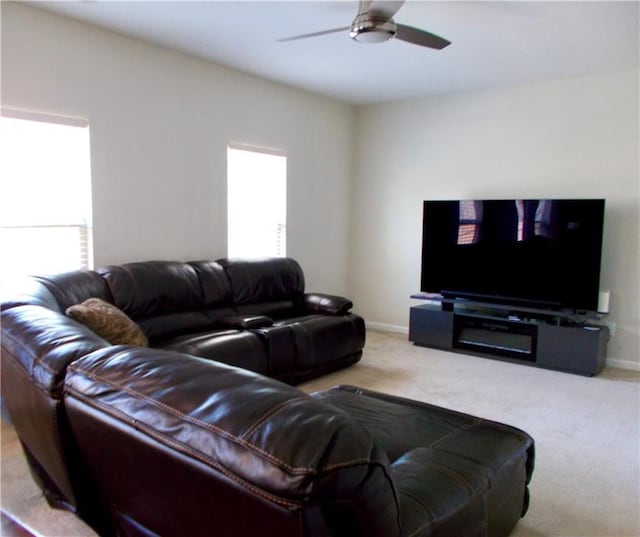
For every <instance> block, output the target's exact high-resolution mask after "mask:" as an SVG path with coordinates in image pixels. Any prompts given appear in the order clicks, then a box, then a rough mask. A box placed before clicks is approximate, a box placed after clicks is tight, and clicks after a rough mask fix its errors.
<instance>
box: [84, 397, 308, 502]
mask: <svg viewBox="0 0 640 537" xmlns="http://www.w3.org/2000/svg"><path fill="white" fill-rule="evenodd" d="M74 396H75V397H77V398H78V399H80V400H81V401H83V402H84V403H86V404H87V405H89V406H93V407H94V408H96V407H99V408H100V409H102V410H103V411H104V412H106V413H107V414H109V415H111V416H113V417H116V418H117V419H120V420H122V421H124V422H126V423H128V424H129V425H131V426H132V427H133V428H134V429H137V430H140V431H142V432H144V433H145V434H147V435H149V436H151V437H153V438H155V439H156V440H158V441H159V442H160V443H163V444H167V445H170V446H172V447H173V448H175V449H177V450H178V451H180V452H182V453H184V454H188V455H190V456H192V457H194V458H195V459H198V460H199V461H200V462H203V463H205V464H207V465H208V466H211V467H213V468H215V469H216V470H218V471H219V472H220V473H221V474H223V475H224V476H226V477H228V478H229V479H231V480H232V481H234V482H236V483H237V484H239V485H240V486H242V487H243V488H246V489H247V490H249V491H251V492H253V493H255V494H257V495H259V496H262V497H263V498H266V499H267V500H269V501H272V502H274V503H278V504H280V505H283V506H285V507H298V506H299V505H300V504H299V503H296V502H292V501H288V500H285V499H283V498H280V497H278V496H274V495H272V494H270V493H268V492H266V491H264V490H262V489H260V488H257V487H256V486H255V485H252V484H251V483H248V482H247V481H245V480H243V479H242V478H240V477H239V476H237V475H236V474H234V473H233V472H230V471H229V470H227V469H226V468H225V467H224V466H222V465H221V464H220V463H219V462H217V461H216V460H215V459H213V458H212V457H208V456H207V455H205V454H203V453H202V452H200V451H198V450H196V449H194V448H192V447H191V446H188V445H186V444H183V443H182V442H179V441H177V440H175V439H173V438H168V437H166V436H165V435H163V434H162V433H159V432H158V431H156V430H155V429H153V428H152V427H149V426H148V425H146V424H143V423H140V422H139V421H137V420H135V419H133V418H131V417H129V416H127V415H126V414H124V413H122V412H120V411H119V410H116V409H114V408H112V407H109V406H107V405H105V404H103V403H101V402H100V401H96V400H93V399H90V398H87V397H85V396H84V395H82V394H78V393H74Z"/></svg>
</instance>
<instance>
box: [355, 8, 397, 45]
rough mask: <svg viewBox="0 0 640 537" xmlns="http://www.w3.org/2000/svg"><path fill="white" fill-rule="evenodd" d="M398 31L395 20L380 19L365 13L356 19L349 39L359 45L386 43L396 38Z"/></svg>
mask: <svg viewBox="0 0 640 537" xmlns="http://www.w3.org/2000/svg"><path fill="white" fill-rule="evenodd" d="M397 31H398V27H397V26H396V23H395V22H393V19H379V18H376V17H372V16H371V15H370V14H367V13H365V14H362V15H358V16H357V17H356V18H355V20H354V21H353V23H352V24H351V31H350V32H349V37H350V38H351V39H353V40H354V41H358V42H359V43H384V42H385V41H388V40H389V39H391V38H392V37H395V35H396V33H397Z"/></svg>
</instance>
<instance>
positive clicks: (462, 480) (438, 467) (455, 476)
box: [427, 462, 482, 495]
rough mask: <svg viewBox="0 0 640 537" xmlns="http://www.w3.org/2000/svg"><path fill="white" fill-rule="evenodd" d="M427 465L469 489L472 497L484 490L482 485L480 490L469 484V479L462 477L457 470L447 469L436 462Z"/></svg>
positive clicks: (479, 487)
mask: <svg viewBox="0 0 640 537" xmlns="http://www.w3.org/2000/svg"><path fill="white" fill-rule="evenodd" d="M427 465H429V466H431V467H432V468H434V469H435V470H436V471H437V472H439V473H441V474H444V475H445V476H447V477H450V478H451V479H453V480H454V481H455V482H456V483H459V484H460V485H462V486H463V487H464V488H465V489H467V492H469V493H470V494H472V495H474V494H476V493H477V492H478V491H479V490H480V489H481V488H482V486H481V485H482V484H481V485H479V486H478V488H474V486H473V485H472V484H471V483H470V482H469V480H468V479H466V478H465V477H464V476H462V475H461V474H459V473H458V472H456V471H455V470H452V469H451V468H447V467H446V466H443V465H442V464H438V463H434V462H427Z"/></svg>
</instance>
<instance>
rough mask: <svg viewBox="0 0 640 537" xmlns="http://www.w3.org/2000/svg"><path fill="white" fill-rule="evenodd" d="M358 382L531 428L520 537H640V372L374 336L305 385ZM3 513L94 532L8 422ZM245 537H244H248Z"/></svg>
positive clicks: (52, 529)
mask: <svg viewBox="0 0 640 537" xmlns="http://www.w3.org/2000/svg"><path fill="white" fill-rule="evenodd" d="M336 384H353V385H356V386H362V387H366V388H369V389H373V390H379V391H383V392H387V393H392V394H396V395H400V396H403V397H409V398H413V399H417V400H421V401H426V402H429V403H432V404H436V405H440V406H444V407H448V408H453V409H456V410H459V411H462V412H466V413H469V414H474V415H478V416H482V417H484V418H488V419H493V420H497V421H501V422H504V423H508V424H511V425H514V426H516V427H519V428H521V429H524V430H525V431H527V432H528V433H530V434H531V435H532V436H533V437H534V439H535V440H536V451H537V460H536V470H535V472H534V476H533V482H532V484H531V507H530V509H529V513H528V514H527V515H526V516H525V518H523V519H522V520H521V521H520V523H519V524H518V526H517V527H516V529H515V530H514V532H513V533H512V537H542V536H545V537H639V536H640V462H639V461H640V372H632V371H623V370H619V369H612V368H605V370H604V371H603V372H602V373H601V374H600V375H599V376H597V377H594V378H586V377H580V376H576V375H570V374H566V373H560V372H556V371H547V370H544V369H538V368H535V367H529V366H524V365H519V364H512V363H507V362H503V361H498V360H490V359H484V358H477V357H473V356H466V355H461V354H453V353H448V352H443V351H437V350H433V349H426V348H423V347H416V346H413V345H412V344H410V343H409V342H408V341H407V338H406V336H403V335H398V334H388V333H382V332H375V331H369V333H368V341H367V346H366V349H365V354H364V356H363V358H362V360H361V362H360V363H358V364H357V365H355V366H353V367H351V368H348V369H346V370H344V371H339V372H337V373H334V374H332V375H328V376H326V377H323V378H320V379H316V380H314V381H312V382H309V383H307V384H304V385H302V386H301V388H302V389H304V390H305V391H314V390H320V389H324V388H328V387H330V386H333V385H336ZM1 432H2V489H1V502H2V507H3V509H5V510H6V511H8V512H9V513H11V514H12V515H14V516H16V517H17V518H18V519H20V520H21V521H23V522H24V523H26V525H27V526H29V527H30V528H32V529H34V530H35V531H36V532H39V533H41V534H42V535H44V536H46V537H51V536H60V537H90V536H94V534H93V533H92V532H91V530H89V529H88V528H86V527H85V526H84V525H83V524H82V523H80V522H79V521H78V520H76V518H75V517H74V516H73V515H70V514H68V513H64V512H60V511H54V510H51V509H49V508H48V507H47V505H46V503H45V502H44V500H43V499H42V497H41V495H40V494H39V492H38V490H37V489H36V487H35V485H34V484H33V483H32V481H31V479H30V477H29V475H28V471H27V469H26V465H25V463H24V460H23V458H22V455H21V452H20V448H19V445H18V442H17V439H16V437H15V434H14V432H13V429H12V428H11V426H10V425H9V424H8V423H7V422H6V421H4V422H3V423H2V431H1ZM239 537H241V536H239Z"/></svg>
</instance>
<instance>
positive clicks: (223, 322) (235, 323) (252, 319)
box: [215, 315, 273, 330]
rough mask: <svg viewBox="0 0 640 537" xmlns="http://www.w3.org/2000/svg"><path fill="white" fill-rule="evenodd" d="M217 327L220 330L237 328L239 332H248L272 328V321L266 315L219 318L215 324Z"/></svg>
mask: <svg viewBox="0 0 640 537" xmlns="http://www.w3.org/2000/svg"><path fill="white" fill-rule="evenodd" d="M215 324H216V326H217V327H221V328H237V329H241V330H250V329H255V328H265V327H267V326H273V319H271V318H270V317H267V316H266V315H250V316H245V317H243V316H240V315H233V316H229V317H220V318H219V319H216V322H215Z"/></svg>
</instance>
